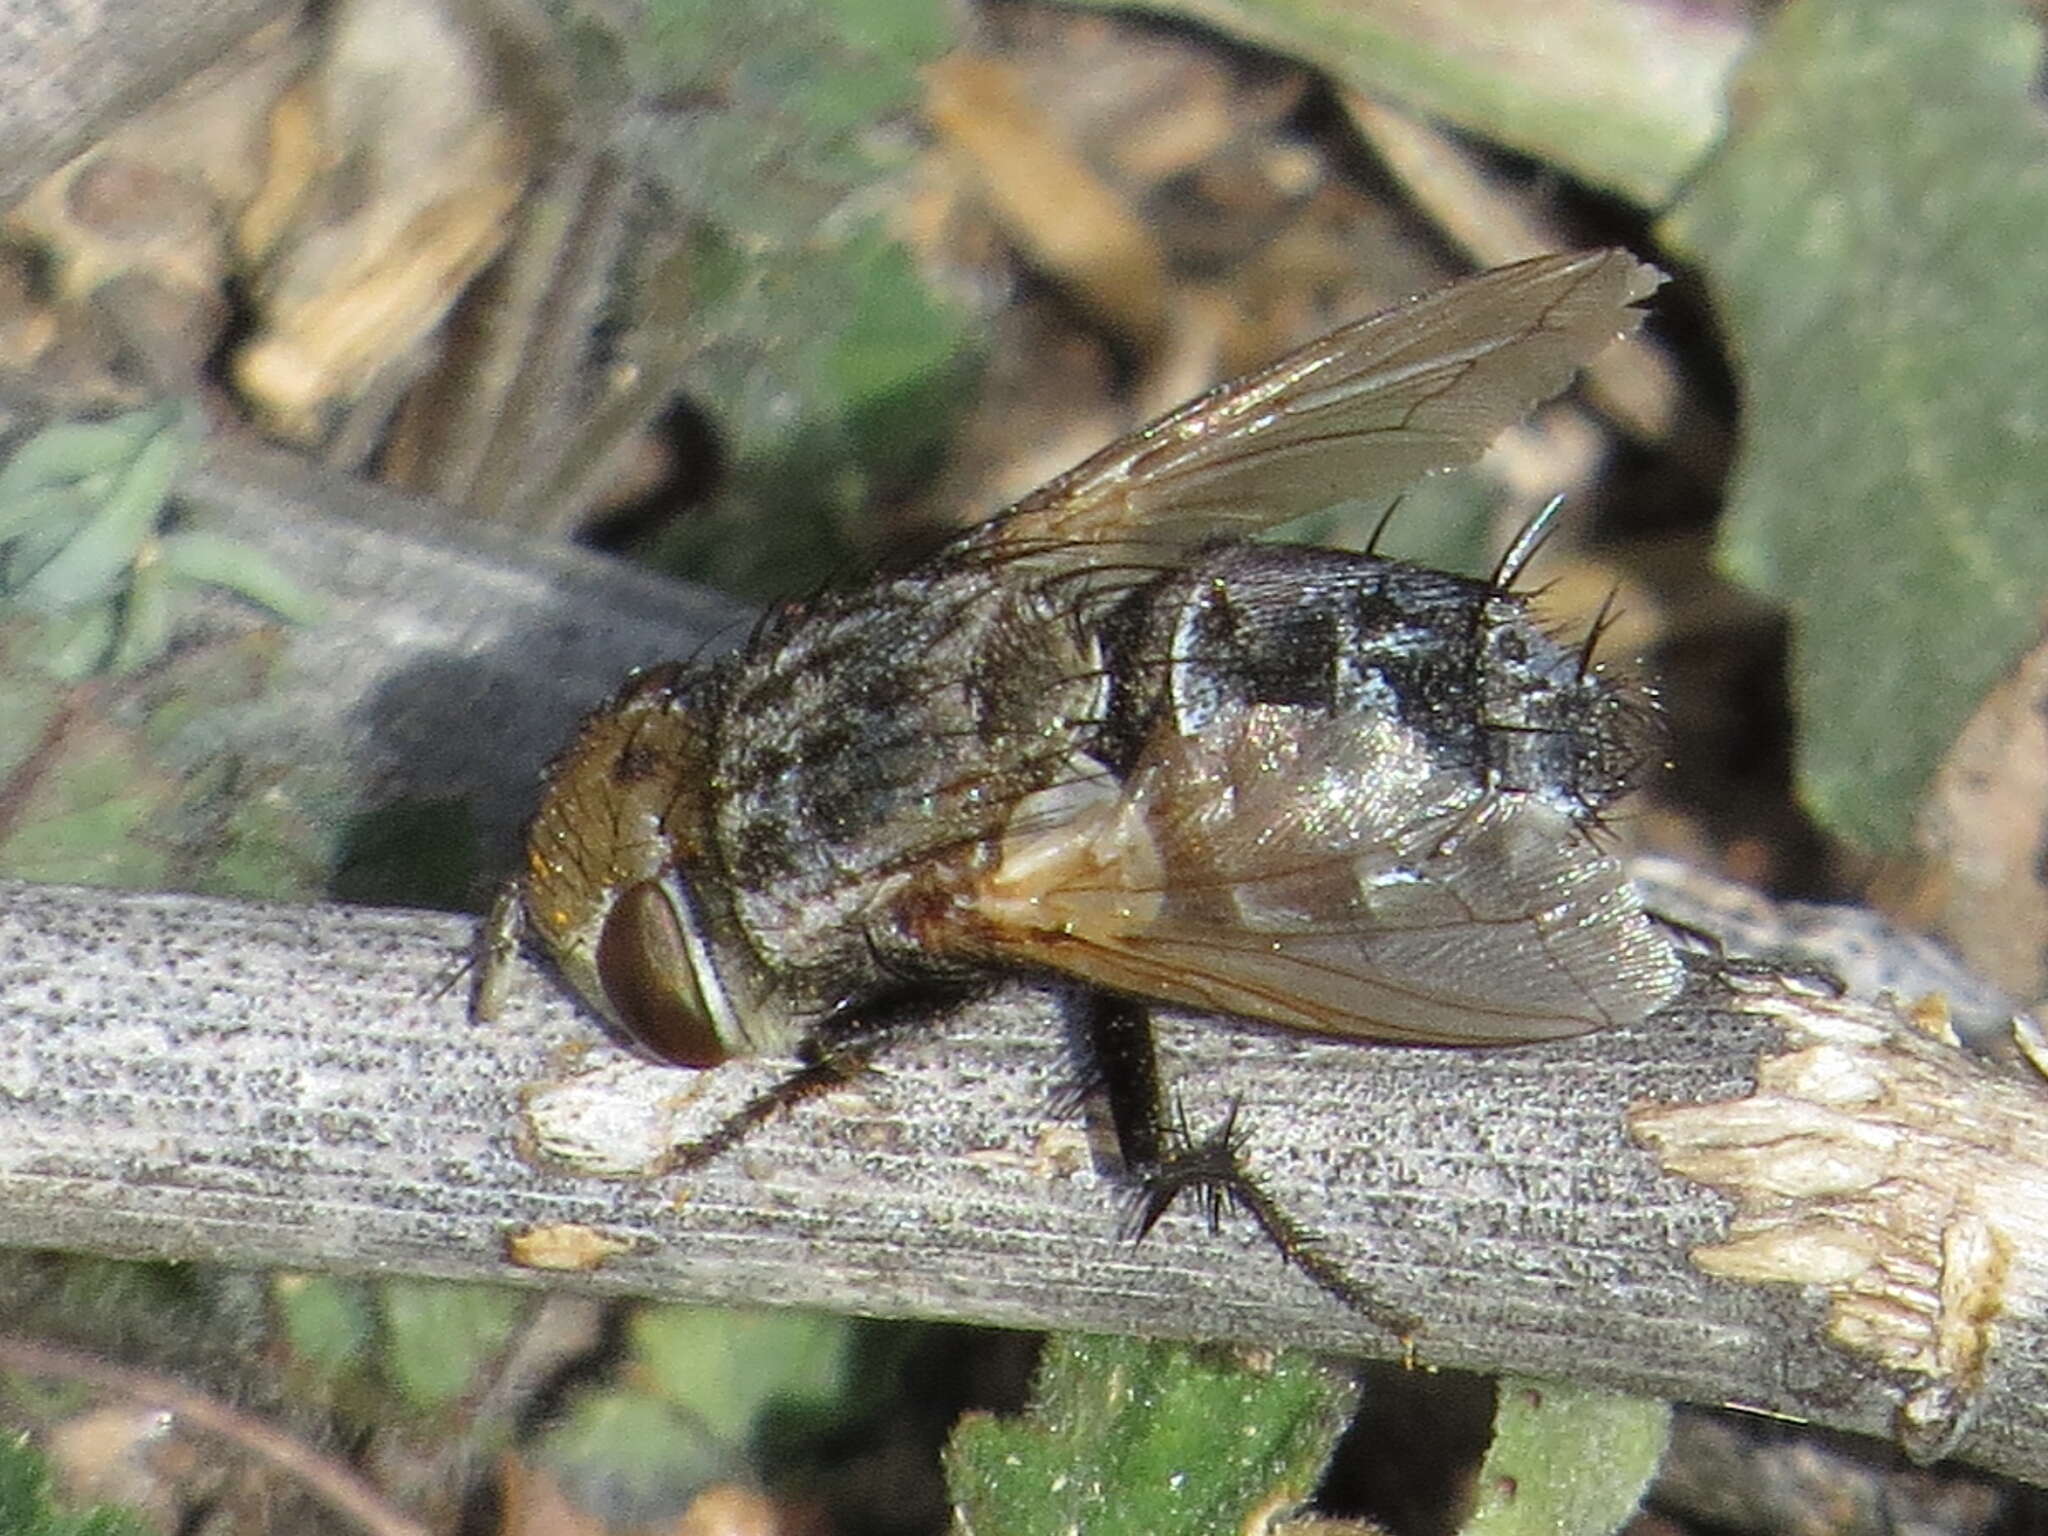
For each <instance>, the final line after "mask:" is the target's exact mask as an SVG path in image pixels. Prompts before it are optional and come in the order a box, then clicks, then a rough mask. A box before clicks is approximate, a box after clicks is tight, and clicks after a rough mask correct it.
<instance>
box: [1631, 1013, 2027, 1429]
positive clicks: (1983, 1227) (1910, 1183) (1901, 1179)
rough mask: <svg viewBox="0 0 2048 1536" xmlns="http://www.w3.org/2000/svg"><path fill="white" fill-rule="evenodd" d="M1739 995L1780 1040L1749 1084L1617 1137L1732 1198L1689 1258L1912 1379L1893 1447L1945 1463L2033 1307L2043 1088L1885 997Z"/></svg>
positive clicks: (1665, 1111) (1669, 1111)
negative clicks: (1808, 1298)
mask: <svg viewBox="0 0 2048 1536" xmlns="http://www.w3.org/2000/svg"><path fill="white" fill-rule="evenodd" d="M1733 984H1734V985H1737V986H1738V987H1739V988H1740V990H1741V992H1742V996H1741V1006H1742V1007H1743V1008H1744V1009H1745V1011H1748V1012H1751V1013H1756V1014H1762V1015H1764V1016H1766V1017H1769V1018H1772V1019H1773V1020H1775V1021H1776V1022H1777V1023H1778V1024H1779V1025H1780V1026H1781V1027H1782V1028H1783V1029H1784V1031H1785V1047H1784V1049H1782V1050H1779V1051H1775V1052H1773V1053H1771V1054H1769V1055H1767V1056H1765V1057H1764V1058H1763V1059H1762V1060H1761V1061H1760V1062H1759V1063H1758V1067H1757V1083H1756V1088H1755V1091H1754V1092H1752V1093H1751V1094H1750V1095H1749V1096H1747V1097H1745V1098H1742V1099H1736V1100H1728V1101H1724V1102H1721V1103H1714V1104H1699V1105H1644V1106H1639V1107H1638V1108H1637V1109H1636V1110H1635V1111H1633V1112H1632V1113H1631V1115H1630V1128H1631V1130H1632V1132H1633V1134H1634V1135H1635V1137H1636V1139H1637V1140H1638V1141H1639V1142H1641V1143H1642V1144H1643V1145H1644V1146H1646V1147H1647V1148H1649V1149H1650V1150H1651V1151H1652V1152H1653V1153H1654V1154H1655V1155H1656V1157H1657V1158H1658V1160H1659V1161H1660V1162H1661V1163H1662V1164H1663V1166H1664V1167H1665V1169H1666V1170H1667V1171H1669V1172H1671V1173H1675V1174H1678V1175H1680V1176H1682V1177H1685V1178H1690V1179H1693V1180H1696V1181H1698V1182H1700V1183H1703V1184H1706V1185H1708V1186H1710V1187H1712V1188H1714V1189H1716V1190H1719V1191H1720V1192H1721V1193H1723V1194H1725V1195H1727V1196H1728V1197H1729V1198H1730V1199H1731V1200H1732V1201H1733V1202H1734V1207H1735V1209H1734V1215H1733V1217H1732V1218H1731V1220H1730V1222H1729V1224H1728V1229H1727V1231H1726V1233H1725V1234H1724V1235H1723V1236H1722V1237H1721V1238H1719V1239H1718V1240H1716V1241H1714V1242H1710V1243H1705V1244H1702V1245H1700V1246H1699V1247H1697V1248H1695V1249H1694V1250H1693V1254H1692V1258H1693V1262H1694V1264H1695V1265H1697V1266H1698V1267H1699V1268H1700V1269H1701V1270H1702V1271H1704V1272H1705V1273H1708V1274H1711V1275H1715V1276H1718V1277H1721V1278H1725V1279H1731V1280H1741V1281H1747V1282H1752V1283H1773V1282H1775V1283H1783V1284H1793V1285H1802V1286H1808V1287H1814V1288H1817V1289H1818V1290H1819V1291H1820V1292H1822V1293H1823V1294H1824V1296H1825V1298H1826V1303H1827V1322H1826V1332H1827V1336H1828V1337H1829V1339H1831V1340H1832V1341H1833V1342H1834V1343H1835V1344H1837V1345H1839V1346H1841V1347H1842V1348H1843V1349H1846V1350H1849V1351H1851V1352H1852V1353H1854V1354H1857V1355H1859V1356H1861V1357H1863V1358H1864V1359H1866V1360H1869V1361H1870V1362H1872V1363H1873V1364H1874V1365H1875V1366H1877V1367H1878V1368H1880V1369H1882V1370H1884V1371H1886V1372H1891V1373H1895V1374H1897V1375H1899V1376H1901V1377H1903V1378H1905V1379H1904V1380H1903V1381H1902V1382H1901V1383H1900V1390H1901V1400H1900V1408H1899V1413H1898V1417H1897V1421H1896V1429H1897V1433H1898V1435H1899V1438H1900V1441H1901V1443H1902V1444H1903V1445H1904V1446H1905V1448H1906V1449H1907V1450H1908V1451H1909V1452H1910V1453H1912V1454H1913V1455H1915V1456H1916V1457H1922V1458H1927V1459H1932V1458H1935V1457H1939V1456H1943V1455H1946V1454H1948V1453H1949V1452H1950V1451H1951V1450H1953V1449H1954V1448H1955V1445H1956V1444H1957V1442H1958V1441H1959V1440H1960V1439H1961V1437H1962V1435H1963V1434H1964V1433H1965V1432H1966V1430H1967V1429H1968V1426H1969V1419H1970V1415H1971V1413H1972V1412H1973V1410H1974V1407H1975V1405H1976V1403H1977V1401H1978V1399H1979V1398H1980V1396H1981V1394H1982V1390H1983V1387H1984V1383H1985V1380H1986V1377H1987V1375H1988V1373H1989V1371H1990V1370H1991V1368H1992V1365H1993V1361H1994V1352H1995V1348H1996V1344H1997V1336H1998V1323H1999V1320H2000V1319H2001V1318H2002V1317H2005V1316H2007V1315H2009V1314H2011V1313H2013V1312H2014V1311H2016V1310H2019V1309H2022V1308H2028V1307H2032V1306H2035V1305H2038V1298H2039V1297H2040V1295H2041V1293H2042V1287H2043V1279H2044V1274H2048V1258H2044V1257H2043V1254H2044V1243H2048V1178H2044V1177H2043V1173H2044V1170H2048V1095H2044V1094H2043V1093H2042V1091H2041V1088H2040V1085H2039V1084H2038V1083H2037V1082H2032V1081H2029V1080H2028V1079H2027V1078H2025V1077H2022V1076H2020V1075H2018V1074H2015V1073H2012V1072H2008V1071H2004V1070H2001V1069H1999V1068H1998V1067H1996V1066H1994V1065H1992V1064H1989V1063H1987V1062H1985V1061H1982V1060H1980V1059H1978V1058H1975V1057H1972V1056H1970V1055H1968V1054H1966V1053H1965V1052H1963V1051H1961V1050H1958V1049H1956V1048H1955V1047H1954V1046H1953V1045H1951V1044H1950V1043H1948V1042H1947V1041H1946V1040H1945V1039H1943V1038H1942V1037H1941V1036H1940V1035H1939V1034H1938V1033H1932V1034H1931V1033H1930V1032H1928V1031H1927V1030H1926V1029H1924V1027H1920V1026H1919V1025H1918V1023H1917V1022H1916V1020H1914V1019H1913V1018H1912V1017H1911V1016H1910V1015H1909V1014H1908V1012H1906V1011H1904V1010H1901V1009H1900V1008H1899V1007H1897V1006H1896V1005H1894V1004H1892V1003H1890V1002H1879V1003H1867V1002H1859V1001H1854V1000H1851V999H1845V998H1833V997H1825V996H1818V995H1815V994H1814V993H1812V992H1810V991H1806V990H1796V989H1793V988H1790V987H1787V986H1785V985H1783V984H1781V983H1778V982H1776V981H1763V980H1757V979H1749V980H1743V981H1738V982H1735V983H1733Z"/></svg>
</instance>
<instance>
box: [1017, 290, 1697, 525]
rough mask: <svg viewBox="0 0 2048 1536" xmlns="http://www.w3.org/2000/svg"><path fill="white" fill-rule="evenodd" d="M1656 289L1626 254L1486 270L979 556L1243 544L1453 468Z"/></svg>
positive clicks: (1252, 386)
mask: <svg viewBox="0 0 2048 1536" xmlns="http://www.w3.org/2000/svg"><path fill="white" fill-rule="evenodd" d="M1662 281H1663V276H1662V274H1661V273H1659V272H1658V271H1657V269H1656V268H1654V267H1651V266H1647V265H1645V264H1644V263H1642V262H1639V261H1637V260H1636V259H1635V258H1634V257H1633V256H1631V255H1629V254H1628V253H1627V252H1626V251H1620V250H1599V251H1585V252H1578V253H1573V254H1565V255H1557V256H1541V257H1538V258H1536V259H1535V260H1533V261H1525V262H1520V263H1518V264H1516V265H1514V266H1509V267H1500V268H1497V269H1495V270H1494V271H1491V272H1484V273H1481V274H1480V275H1479V276H1477V277H1473V278H1468V279H1466V280H1465V281H1463V282H1460V283H1455V284H1452V285H1451V286H1450V287H1447V288H1443V289H1440V290H1438V291H1437V292H1435V293H1432V294H1428V295H1425V296H1424V297H1422V298H1418V299H1412V300H1410V301H1409V302H1407V303H1405V304H1402V305H1399V306H1397V307H1395V308H1393V309H1390V310H1387V311H1385V312H1384V313H1381V314H1377V315H1373V316H1371V317H1369V318H1367V319H1364V320H1359V321H1355V322H1353V323H1352V324H1350V325H1347V326H1344V327H1342V328H1340V329H1338V330H1335V331H1332V332H1330V333H1329V334H1328V335H1326V336H1323V337H1321V338H1320V339H1318V340H1316V341H1312V342H1310V343H1309V344H1308V345H1307V346H1305V347H1302V348H1301V349H1300V350H1298V351H1296V352H1293V353H1290V354H1289V355H1288V356H1286V357H1283V358H1281V359H1280V360H1279V361H1278V362H1276V363H1272V364H1269V365H1268V366H1266V367H1264V368H1262V369H1260V370H1258V371H1257V372H1256V373H1250V374H1246V375H1245V376H1244V377H1242V378H1239V379H1235V380H1233V381H1231V382H1230V383H1227V384H1223V385H1220V386H1218V387H1217V388H1216V389H1213V390H1211V391H1210V392H1209V393H1208V394H1206V395H1203V396H1202V397H1200V398H1199V399H1197V400H1194V401H1191V402H1190V403H1188V404H1187V405H1184V406H1182V407H1181V408H1180V409H1178V410H1176V411H1173V412H1171V413H1170V414H1168V415H1166V416H1162V417H1161V418H1160V419H1159V420H1157V421H1155V422H1153V423H1152V424H1151V425H1149V426H1146V427H1141V428H1139V429H1138V430H1137V431H1135V432H1133V433H1131V434H1129V435H1128V436H1126V437H1123V438H1120V439H1118V440H1117V441H1116V442H1114V443H1112V444H1110V445H1109V446H1108V447H1107V448H1105V449H1103V450H1102V451H1101V452H1100V453H1098V454H1096V455H1095V456H1094V457H1092V458H1090V459H1088V460H1086V461H1085V462H1083V463H1081V464H1079V465H1077V466H1076V467H1075V468H1073V469H1071V470H1069V471H1067V473H1066V474H1064V475H1062V476H1060V477H1059V478H1058V479H1057V480H1054V481H1052V482H1051V483H1050V484H1048V485H1046V486H1043V487H1041V488H1040V489H1039V490H1037V491H1034V492H1033V493H1032V494H1031V495H1029V496H1027V497H1026V498H1024V500H1022V501H1021V502H1019V503H1017V504H1016V506H1014V507H1013V508H1011V509H1010V511H1008V512H1007V513H1005V514H1004V515H1003V516H1001V517H999V518H997V519H996V520H995V521H994V522H992V523H990V524H987V525H985V526H986V532H985V533H984V534H983V535H982V537H983V538H986V539H989V540H992V541H994V542H997V543H999V544H1001V545H1003V546H1006V547H1008V548H1009V549H1011V550H1015V551H1022V552H1026V553H1028V552H1031V551H1034V550H1038V549H1041V548H1045V547H1048V546H1053V547H1058V546H1069V545H1073V544H1089V543H1094V544H1100V543H1103V542H1105V541H1117V540H1139V541H1142V542H1144V543H1145V544H1146V545H1147V546H1148V547H1152V546H1156V545H1159V544H1164V545H1166V546H1168V547H1175V546H1186V545H1191V544H1198V543H1201V542H1203V541H1205V540H1208V539H1212V538H1216V537H1218V536H1222V535H1232V536H1242V535H1247V534H1251V533H1255V532H1257V531H1259V530H1260V529H1264V528H1269V527H1272V526H1273V525H1275V524H1277V523H1282V522H1286V521H1287V520H1288V519H1290V518H1294V517H1299V516H1303V515H1305V514H1307V513H1310V512H1315V511H1318V510H1320V509H1321V508H1323V507H1327V506H1330V505H1331V504H1333V503H1335V502H1338V501H1343V500H1347V499H1354V498H1357V499H1372V498H1375V497H1381V496H1391V495H1393V494H1394V493H1396V492H1398V491H1401V490H1403V489H1405V488H1406V487H1408V486H1410V485H1412V484H1414V483H1415V482H1416V481H1417V480H1420V479H1421V478H1423V476H1425V475H1428V474H1431V473H1433V472H1435V471H1438V470H1444V469H1450V468H1454V467H1455V466H1457V465H1460V464H1465V463H1469V462H1470V461H1472V460H1473V459H1476V458H1478V457H1479V456H1480V454H1482V453H1484V452H1485V451H1486V448H1487V446H1488V445H1489V444H1490V443H1492V441H1493V440H1494V439H1495V438H1496V437H1498V436H1499V435H1500V434H1501V432H1503V431H1504V430H1505V429H1506V428H1507V427H1509V426H1510V425H1512V424H1513V423H1514V422H1516V421H1519V420H1520V419H1521V418H1522V417H1523V416H1525V415H1526V414H1527V413H1528V412H1529V411H1530V409H1531V408H1533V407H1534V406H1536V405H1537V404H1539V403H1540V402H1542V401H1544V400H1547V399H1549V398H1550V397H1551V396H1552V395H1555V394H1557V393H1558V392H1559V391H1560V390H1562V389H1563V388H1564V387H1565V386H1566V385H1567V384H1568V383H1570V382H1571V378H1572V375H1573V374H1574V373H1575V372H1577V370H1578V369H1579V368H1580V367H1582V366H1583V365H1584V364H1586V363H1587V362H1588V361H1590V360H1591V359H1592V358H1594V357H1596V356H1598V355H1599V353H1600V352H1601V351H1602V350H1603V349H1605V348H1606V346H1607V345H1608V344H1609V343H1610V342H1613V341H1615V340H1617V339H1619V338H1620V337H1623V336H1626V335H1628V334H1629V333H1631V332H1632V331H1634V330H1635V328H1636V326H1637V325H1638V324H1639V323H1640V322H1641V320H1642V312H1641V311H1640V310H1638V309H1636V308H1634V307H1633V306H1634V304H1635V302H1636V301H1637V300H1639V299H1643V298H1646V297H1648V296H1649V294H1650V293H1651V292H1652V291H1653V290H1654V289H1655V288H1656V287H1657V285H1658V284H1659V283H1660V282H1662Z"/></svg>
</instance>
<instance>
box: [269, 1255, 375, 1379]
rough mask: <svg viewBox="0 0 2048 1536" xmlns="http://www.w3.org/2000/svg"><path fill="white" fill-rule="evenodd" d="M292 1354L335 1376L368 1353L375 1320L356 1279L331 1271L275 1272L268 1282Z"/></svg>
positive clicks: (373, 1333)
mask: <svg viewBox="0 0 2048 1536" xmlns="http://www.w3.org/2000/svg"><path fill="white" fill-rule="evenodd" d="M271 1289H272V1293H273V1295H275V1297H276V1298H277V1309H278V1315H279V1317H280V1319H281V1320H282V1321H283V1324H284V1332H285V1338H286V1340H287V1341H288V1342H289V1343H290V1345H291V1349H292V1353H293V1354H295V1355H297V1356H299V1357H300V1358H302V1359H304V1360H308V1361H310V1362H311V1363H312V1364H314V1365H316V1366H318V1367H319V1368H320V1369H321V1370H323V1371H325V1372H328V1373H329V1374H333V1373H336V1372H340V1371H344V1370H347V1369H348V1368H349V1367H351V1366H353V1365H356V1364H358V1363H359V1362H360V1361H361V1360H362V1359H363V1358H364V1357H365V1356H366V1355H367V1354H368V1352H369V1348H370V1343H371V1341H372V1339H373V1338H374V1337H375V1335H376V1331H377V1320H376V1314H375V1311H374V1309H373V1308H372V1306H371V1302H370V1295H369V1293H368V1291H367V1290H366V1288H365V1287H364V1286H363V1284H362V1283H361V1282H360V1281H355V1280H344V1279H341V1278H339V1277H338V1276H335V1275H279V1276H277V1277H276V1279H275V1280H274V1282H273V1284H272V1287H271Z"/></svg>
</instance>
